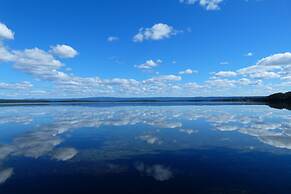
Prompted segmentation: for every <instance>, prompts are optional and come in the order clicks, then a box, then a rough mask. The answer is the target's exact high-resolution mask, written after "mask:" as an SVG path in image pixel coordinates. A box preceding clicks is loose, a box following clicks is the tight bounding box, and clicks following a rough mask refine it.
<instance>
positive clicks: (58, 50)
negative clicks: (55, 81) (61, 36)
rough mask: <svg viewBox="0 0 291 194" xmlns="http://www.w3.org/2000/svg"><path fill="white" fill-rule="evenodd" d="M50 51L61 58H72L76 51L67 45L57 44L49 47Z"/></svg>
mask: <svg viewBox="0 0 291 194" xmlns="http://www.w3.org/2000/svg"><path fill="white" fill-rule="evenodd" d="M51 53H53V54H54V55H57V56H59V57H62V58H74V57H75V56H76V55H77V54H78V52H77V51H76V50H75V49H74V48H72V47H71V46H69V45H65V44H58V45H56V46H52V47H51Z"/></svg>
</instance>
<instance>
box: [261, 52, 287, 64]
mask: <svg viewBox="0 0 291 194" xmlns="http://www.w3.org/2000/svg"><path fill="white" fill-rule="evenodd" d="M257 65H260V66H281V65H291V53H290V52H285V53H278V54H274V55H271V56H268V57H265V58H263V59H261V60H259V61H258V63H257Z"/></svg>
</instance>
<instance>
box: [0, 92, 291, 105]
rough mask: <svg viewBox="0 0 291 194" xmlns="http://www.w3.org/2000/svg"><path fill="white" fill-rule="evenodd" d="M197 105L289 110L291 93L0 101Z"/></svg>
mask: <svg viewBox="0 0 291 194" xmlns="http://www.w3.org/2000/svg"><path fill="white" fill-rule="evenodd" d="M111 102H114V103H171V102H172V103H174V102H176V103H199V102H213V103H219V102H222V103H223V102H225V103H232V102H233V103H243V104H267V105H269V106H271V107H274V108H287V109H291V92H287V93H276V94H272V95H270V96H257V97H153V98H110V97H97V98H75V99H0V104H62V103H111Z"/></svg>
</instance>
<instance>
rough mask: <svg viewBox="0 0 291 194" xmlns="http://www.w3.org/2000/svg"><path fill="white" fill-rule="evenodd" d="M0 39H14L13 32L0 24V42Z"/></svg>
mask: <svg viewBox="0 0 291 194" xmlns="http://www.w3.org/2000/svg"><path fill="white" fill-rule="evenodd" d="M1 39H14V32H12V30H10V29H9V28H8V27H7V26H6V25H5V24H3V23H1V22H0V40H1Z"/></svg>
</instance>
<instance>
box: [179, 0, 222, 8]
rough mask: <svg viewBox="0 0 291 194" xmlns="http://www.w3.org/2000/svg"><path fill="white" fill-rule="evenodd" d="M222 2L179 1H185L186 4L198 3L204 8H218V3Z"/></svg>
mask: <svg viewBox="0 0 291 194" xmlns="http://www.w3.org/2000/svg"><path fill="white" fill-rule="evenodd" d="M222 2H223V0H180V3H185V4H188V5H195V4H196V3H198V4H200V6H202V7H204V8H205V9H206V10H219V9H220V6H219V5H220V3H222Z"/></svg>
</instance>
